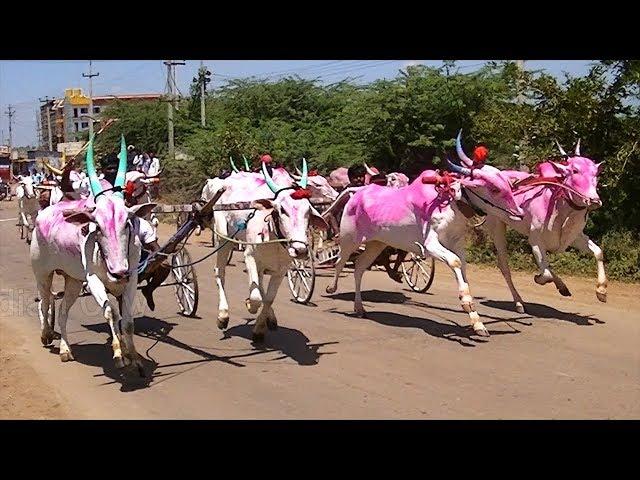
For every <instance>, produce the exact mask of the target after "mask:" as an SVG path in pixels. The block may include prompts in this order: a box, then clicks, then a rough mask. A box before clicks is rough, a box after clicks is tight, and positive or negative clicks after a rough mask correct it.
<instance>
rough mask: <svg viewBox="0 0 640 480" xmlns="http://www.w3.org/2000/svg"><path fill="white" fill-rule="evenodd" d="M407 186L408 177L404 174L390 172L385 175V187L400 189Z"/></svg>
mask: <svg viewBox="0 0 640 480" xmlns="http://www.w3.org/2000/svg"><path fill="white" fill-rule="evenodd" d="M407 185H409V177H407V176H406V175H405V174H404V173H399V172H392V173H390V174H389V175H387V187H392V188H402V187H406V186H407Z"/></svg>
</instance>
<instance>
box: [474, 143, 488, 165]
mask: <svg viewBox="0 0 640 480" xmlns="http://www.w3.org/2000/svg"><path fill="white" fill-rule="evenodd" d="M488 156H489V149H488V148H487V147H483V146H479V147H476V148H475V150H474V151H473V163H484V162H485V160H486V159H487V157H488Z"/></svg>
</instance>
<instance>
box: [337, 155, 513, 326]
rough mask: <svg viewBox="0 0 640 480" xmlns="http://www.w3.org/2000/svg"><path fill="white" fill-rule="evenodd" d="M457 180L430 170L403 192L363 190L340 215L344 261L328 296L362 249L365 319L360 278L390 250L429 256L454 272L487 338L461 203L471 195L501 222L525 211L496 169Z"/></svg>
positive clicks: (358, 303) (359, 268)
mask: <svg viewBox="0 0 640 480" xmlns="http://www.w3.org/2000/svg"><path fill="white" fill-rule="evenodd" d="M459 175H460V176H459V177H458V176H455V177H452V176H450V175H445V176H440V175H439V174H437V173H436V172H434V171H430V170H427V171H424V172H422V174H421V175H420V176H419V177H418V178H417V179H416V180H414V181H413V182H412V183H411V184H409V185H408V186H406V187H404V188H399V189H394V188H389V187H382V186H378V185H368V186H365V187H362V188H360V189H359V190H358V191H357V192H356V193H355V194H354V195H353V196H352V197H351V199H350V200H349V201H348V202H347V205H346V207H345V209H344V212H343V214H342V220H341V223H340V259H339V261H338V263H337V265H336V270H335V276H334V282H333V285H331V286H329V287H328V288H327V293H334V292H335V291H336V289H337V286H338V278H339V275H340V272H341V271H342V268H343V267H344V265H345V264H346V262H347V261H348V259H349V257H350V256H351V254H352V253H354V252H355V251H356V250H358V248H359V247H360V245H361V244H364V245H365V250H364V252H362V253H361V254H360V255H359V256H358V257H357V259H356V263H355V273H354V276H355V289H356V292H355V305H354V309H355V312H356V314H358V315H359V316H364V315H365V314H366V313H365V310H364V307H363V305H362V297H361V294H360V291H361V282H362V275H363V274H364V272H365V271H366V270H367V268H368V267H369V266H370V265H371V264H372V262H373V261H374V260H375V259H376V257H378V255H379V254H380V253H381V252H382V251H383V250H384V248H385V247H386V246H390V247H393V248H396V249H399V250H404V251H407V252H413V253H416V254H427V255H430V256H432V257H434V258H436V259H438V260H440V261H442V262H444V263H445V264H446V265H447V266H448V267H449V268H451V270H452V271H453V273H454V275H455V278H456V282H457V284H458V293H459V298H460V301H461V304H462V308H463V309H464V310H465V311H466V312H467V313H468V314H469V317H470V320H471V324H472V326H473V329H474V331H475V332H476V333H478V334H479V335H485V336H486V335H489V332H488V331H487V329H486V328H485V326H484V325H483V323H482V322H481V320H480V317H479V315H478V313H477V312H476V310H475V307H474V304H473V297H472V296H471V293H470V291H469V285H468V283H467V280H466V273H465V270H466V262H465V256H464V240H465V232H466V228H467V227H466V217H465V216H464V215H463V214H462V213H461V211H460V210H459V208H458V205H457V201H460V200H462V201H468V199H469V197H470V195H469V193H471V196H473V197H477V198H478V199H479V200H476V202H477V203H475V205H476V206H478V207H479V208H481V209H483V210H484V211H486V212H492V213H494V214H495V215H497V216H499V217H502V218H509V217H511V216H513V217H516V218H519V217H521V216H522V210H521V209H520V208H519V207H518V206H517V205H516V202H515V199H514V198H513V194H512V193H511V185H510V184H509V182H508V180H507V179H506V178H505V177H504V176H503V175H502V173H501V172H500V171H499V170H498V169H496V168H494V167H490V166H484V167H482V168H479V169H477V170H476V171H475V172H474V174H473V176H471V175H469V172H468V171H464V170H463V171H461V172H459Z"/></svg>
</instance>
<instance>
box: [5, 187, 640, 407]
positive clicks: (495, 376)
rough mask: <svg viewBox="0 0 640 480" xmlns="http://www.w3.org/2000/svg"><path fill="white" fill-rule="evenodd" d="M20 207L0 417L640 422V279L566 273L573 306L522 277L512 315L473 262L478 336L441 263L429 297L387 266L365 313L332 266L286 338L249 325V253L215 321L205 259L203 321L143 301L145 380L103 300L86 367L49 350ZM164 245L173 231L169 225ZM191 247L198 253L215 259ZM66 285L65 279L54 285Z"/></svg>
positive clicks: (12, 245)
mask: <svg viewBox="0 0 640 480" xmlns="http://www.w3.org/2000/svg"><path fill="white" fill-rule="evenodd" d="M16 206H17V202H16V201H15V200H14V201H12V202H6V201H5V202H0V258H1V260H2V261H1V262H0V272H1V274H0V354H1V358H0V361H1V363H0V376H1V378H0V386H1V387H2V388H1V391H0V411H2V413H1V414H0V417H1V418H97V419H132V418H140V419H143V418H144V419H149V418H152V419H187V418H188V419H267V418H268V419H386V418H393V419H397V418H406V419H436V418H437V419H444V418H446V419H460V418H468V419H512V418H522V419H534V418H535V419H548V418H551V419H560V418H569V419H583V418H584V419H587V418H588V419H592V418H638V417H639V416H640V348H638V347H639V345H640V315H639V314H638V312H637V309H636V308H635V307H636V304H635V302H636V301H637V298H638V297H639V295H638V294H640V285H637V284H635V285H634V284H621V283H615V282H611V284H610V287H609V302H608V303H606V304H602V303H600V302H598V301H597V299H596V296H595V291H594V290H595V262H594V278H593V279H579V278H566V279H565V280H566V282H567V284H568V286H569V288H570V289H571V290H572V293H573V296H572V297H570V298H564V297H561V296H560V295H559V294H558V293H557V292H556V291H555V288H554V287H553V286H552V285H546V286H544V287H541V286H539V285H536V284H534V282H533V275H532V274H529V273H515V274H514V281H515V283H516V286H517V287H518V288H519V289H520V292H521V294H522V296H523V297H524V299H525V301H526V302H528V312H529V314H518V313H516V312H515V311H513V310H511V302H510V296H509V292H508V289H507V288H506V285H505V284H504V281H503V279H502V277H501V275H500V273H499V271H498V270H497V268H487V267H482V268H480V267H474V266H470V268H469V282H470V286H471V293H472V294H473V295H474V296H475V298H476V301H477V302H478V304H479V308H478V310H479V313H480V315H481V318H482V320H483V321H484V322H485V325H486V326H487V328H488V329H489V331H490V333H491V337H489V338H481V337H478V336H476V335H474V334H473V331H472V330H471V329H470V328H469V327H468V326H467V325H468V316H467V315H466V314H465V313H464V312H463V311H462V310H461V308H460V305H459V301H458V298H457V292H456V287H455V282H454V279H453V274H452V273H451V272H450V271H449V270H448V269H446V268H445V267H443V266H442V265H440V264H438V265H437V269H436V278H435V281H434V283H433V285H432V287H431V289H430V290H429V292H427V293H426V294H417V293H414V292H411V291H410V290H409V289H408V287H407V286H406V285H400V284H398V283H395V282H393V281H392V280H391V279H389V278H388V277H387V275H386V274H385V273H383V272H377V271H374V272H367V273H366V274H365V277H364V281H363V289H364V294H363V298H364V302H365V308H367V309H368V311H369V317H368V318H367V319H362V318H356V317H353V316H352V315H351V312H352V310H353V277H352V274H351V272H350V271H349V270H346V272H345V273H346V274H345V275H344V277H343V279H342V280H341V284H340V287H339V290H338V293H337V294H335V295H331V296H329V295H327V294H326V293H324V289H325V286H326V285H327V284H328V283H329V280H330V275H332V271H321V272H320V276H319V277H318V279H317V285H316V290H315V294H314V298H313V302H314V304H312V305H309V306H302V305H298V304H295V303H293V302H292V301H291V295H290V293H289V291H288V288H287V286H286V283H283V285H282V287H281V289H280V291H279V294H278V298H277V300H276V302H275V304H274V306H275V312H276V315H277V316H278V320H279V325H280V327H279V329H278V330H277V331H275V332H272V331H269V332H268V333H267V338H266V341H265V343H264V345H261V346H260V345H254V344H253V343H252V342H251V329H252V320H253V318H254V316H253V315H250V314H249V313H248V312H247V310H246V308H245V306H244V299H245V298H246V297H247V294H248V284H247V280H246V275H245V274H244V273H243V266H244V265H243V263H242V261H241V258H242V257H241V254H239V253H235V254H234V260H233V263H232V266H230V267H229V270H228V276H227V294H228V298H229V304H230V308H231V312H230V313H231V320H230V323H229V328H228V329H227V330H226V331H224V332H223V331H220V330H218V328H217V327H216V316H217V295H216V293H215V285H214V282H213V274H212V272H213V261H214V258H209V259H207V260H206V261H204V262H202V263H200V264H198V265H197V267H196V270H197V274H198V278H199V287H200V305H199V308H198V318H186V317H183V316H181V315H179V314H178V313H176V312H177V311H178V308H177V304H176V299H175V296H174V292H173V287H164V288H160V289H158V290H157V291H156V304H157V306H156V310H155V311H153V312H151V311H150V310H149V309H148V308H147V307H146V304H145V302H144V299H143V297H142V295H141V294H139V295H138V299H137V314H136V320H135V323H136V337H135V342H136V347H137V350H138V352H140V354H142V355H143V356H144V357H145V359H146V360H145V368H146V374H147V376H146V378H144V379H141V378H139V377H136V375H134V374H127V373H125V374H123V372H121V371H119V370H117V369H116V368H115V365H114V362H113V360H112V358H111V357H112V351H111V347H110V343H109V341H108V338H109V334H108V332H109V328H108V326H107V324H106V323H105V322H104V321H103V319H102V317H101V314H100V313H99V309H98V307H97V305H96V303H95V301H94V300H93V299H92V298H91V297H87V298H82V299H80V300H79V301H78V302H77V303H76V304H75V305H74V307H73V308H72V310H71V314H70V318H69V324H68V325H69V326H68V328H69V331H70V332H71V333H70V341H71V348H72V351H73V354H74V356H75V359H76V361H74V362H69V363H62V362H61V361H60V359H59V356H58V349H57V346H58V341H57V340H56V341H55V342H54V347H49V348H45V347H43V346H42V345H41V343H40V334H39V321H38V318H37V313H36V309H35V308H36V304H35V303H34V302H33V298H34V297H35V296H36V294H35V282H34V279H33V274H32V271H31V267H30V264H29V258H28V246H27V245H26V244H25V243H24V241H20V240H19V236H18V234H17V231H16V227H15V226H14V224H15V221H12V220H7V219H11V218H15V217H16ZM161 232H162V239H166V238H168V236H169V235H170V234H171V233H173V229H172V227H171V226H169V225H161ZM205 239H210V233H205V234H203V235H202V237H193V238H192V241H190V242H189V245H188V249H189V251H190V253H191V255H192V257H193V258H194V259H196V258H200V257H202V256H203V255H204V254H206V253H208V252H210V251H211V247H209V246H207V245H206V244H205V243H204V240H205ZM58 285H59V283H58Z"/></svg>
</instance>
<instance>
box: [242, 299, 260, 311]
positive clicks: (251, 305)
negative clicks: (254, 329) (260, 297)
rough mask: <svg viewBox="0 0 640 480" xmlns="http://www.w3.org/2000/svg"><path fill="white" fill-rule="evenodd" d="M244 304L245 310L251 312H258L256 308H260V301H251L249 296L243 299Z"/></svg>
mask: <svg viewBox="0 0 640 480" xmlns="http://www.w3.org/2000/svg"><path fill="white" fill-rule="evenodd" d="M245 305H246V306H247V310H248V311H249V313H251V314H255V313H258V310H260V302H256V301H253V300H251V299H250V298H247V299H246V300H245Z"/></svg>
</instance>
